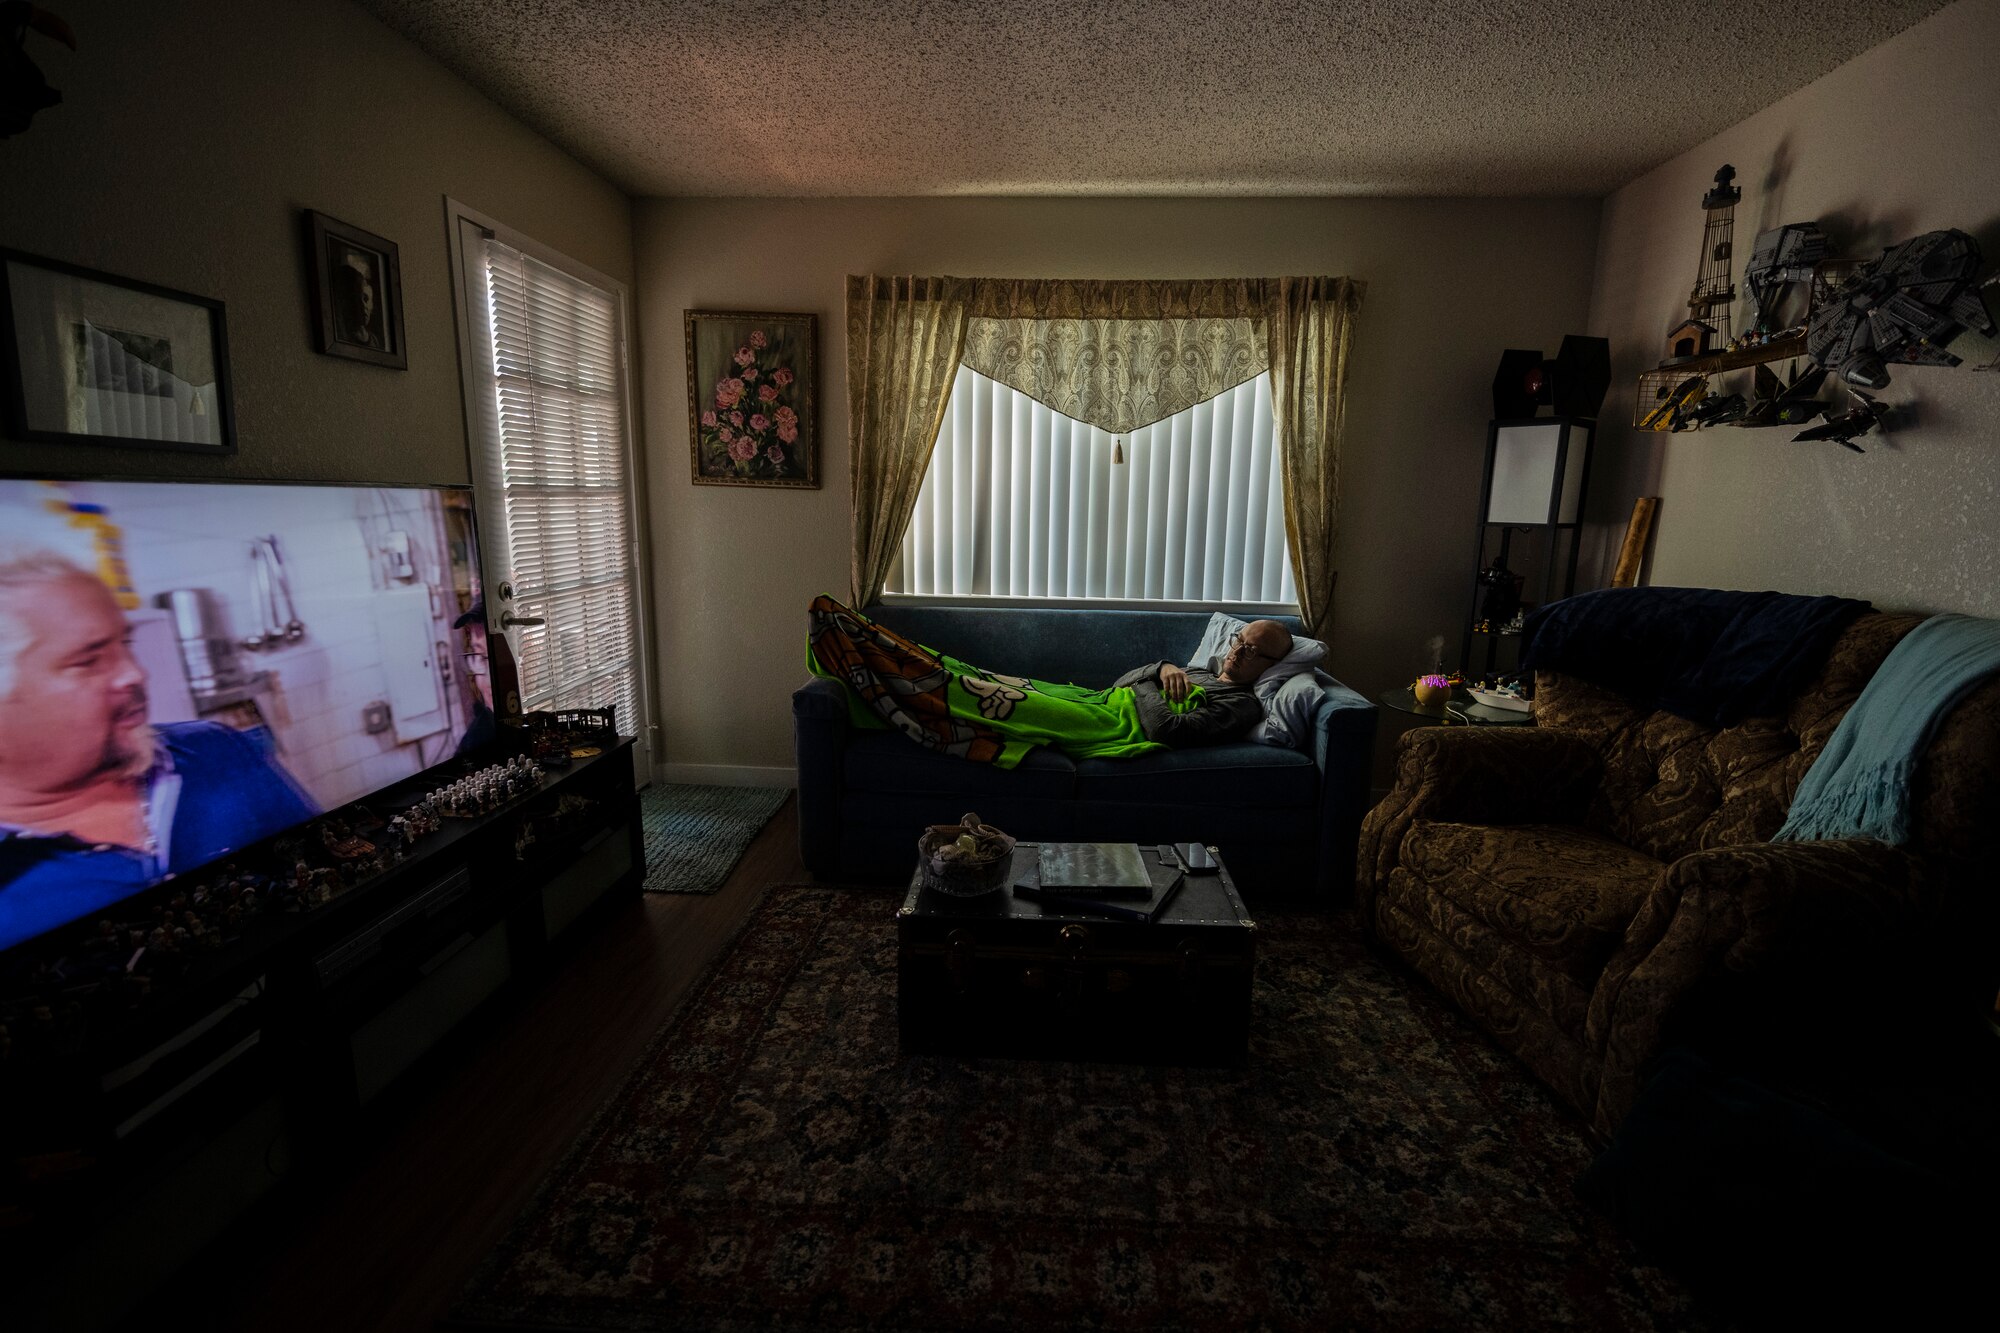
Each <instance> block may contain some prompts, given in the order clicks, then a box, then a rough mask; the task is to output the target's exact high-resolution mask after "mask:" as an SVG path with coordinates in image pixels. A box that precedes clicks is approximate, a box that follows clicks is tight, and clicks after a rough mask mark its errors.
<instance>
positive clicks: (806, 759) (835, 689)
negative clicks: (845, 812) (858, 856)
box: [792, 676, 850, 875]
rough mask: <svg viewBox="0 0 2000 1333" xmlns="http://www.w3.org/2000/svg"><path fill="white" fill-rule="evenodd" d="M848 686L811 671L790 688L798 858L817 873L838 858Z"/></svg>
mask: <svg viewBox="0 0 2000 1333" xmlns="http://www.w3.org/2000/svg"><path fill="white" fill-rule="evenodd" d="M849 726H850V724H849V722H848V718H847V687H846V686H845V685H842V684H841V683H840V682H839V681H837V680H827V679H825V678H824V677H820V676H815V677H814V678H813V679H811V680H809V681H807V682H806V683H805V684H803V685H801V686H799V688H798V689H796V690H794V691H792V758H793V760H794V762H795V763H796V764H797V765H798V779H799V859H800V860H802V861H804V862H805V866H806V869H808V870H810V871H812V872H813V873H814V874H816V875H832V874H834V873H835V871H836V868H837V867H838V865H839V862H840V760H841V752H842V751H843V750H845V749H846V748H847V734H848V730H849Z"/></svg>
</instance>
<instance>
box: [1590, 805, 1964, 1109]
mask: <svg viewBox="0 0 2000 1333" xmlns="http://www.w3.org/2000/svg"><path fill="white" fill-rule="evenodd" d="M1922 886H1923V879H1922V877H1921V876H1920V875H1919V874H1918V873H1917V870H1916V864H1915V862H1914V861H1912V859H1911V858H1910V857H1909V856H1908V855H1907V854H1906V853H1904V852H1903V851H1901V850H1900V849H1898V848H1895V847H1891V846H1889V845H1888V844H1886V843H1881V842H1875V841H1873V840H1871V839H1866V838H1842V839H1832V840H1828V841H1824V842H1773V843H1750V844H1746V845H1743V846H1738V847H1719V848H1712V849H1710V850H1708V851H1701V852H1695V853H1692V854H1690V855H1688V856H1684V857H1682V858H1681V859H1680V860H1678V861H1675V862H1674V863H1673V864H1672V865H1670V866H1668V867H1667V869H1666V870H1665V872H1664V873H1662V874H1661V876H1660V879H1659V882H1658V884H1657V885H1656V886H1655V888H1654V889H1653V892H1652V894H1651V896H1650V897H1648V898H1647V900H1646V901H1645V903H1644V904H1642V905H1641V907H1640V909H1639V912H1638V915H1637V916H1635V917H1634V918H1633V919H1632V924H1631V925H1630V926H1628V927H1627V928H1626V931H1625V939H1624V942H1623V943H1622V944H1621V945H1620V946H1619V948H1618V951H1617V952H1616V953H1615V954H1613V955H1612V958H1611V961H1610V962H1609V963H1608V964H1606V966H1605V969H1604V971H1603V973H1602V974H1601V975H1600V976H1599V978H1598V981H1597V985H1596V988H1595V989H1594V990H1593V992H1592V994H1591V1000H1590V1014H1589V1018H1588V1020H1587V1024H1586V1027H1585V1040H1586V1042H1587V1043H1588V1046H1589V1048H1590V1049H1591V1050H1593V1051H1598V1052H1601V1053H1602V1055H1603V1067H1602V1068H1603V1072H1602V1076H1601V1078H1600V1080H1599V1083H1598V1092H1597V1108H1596V1112H1595V1115H1594V1119H1595V1122H1596V1126H1597V1129H1598V1131H1599V1132H1600V1133H1603V1134H1606V1135H1608V1134H1610V1133H1611V1132H1612V1131H1613V1130H1615V1129H1616V1128H1617V1127H1618V1122H1619V1121H1620V1120H1622V1119H1624V1117H1625V1113H1626V1112H1627V1111H1628V1110H1630V1109H1631V1107H1632V1102H1633V1099H1634V1098H1636V1097H1637V1096H1638V1092H1639V1085H1640V1081H1641V1080H1642V1079H1643V1078H1644V1077H1645V1074H1646V1071H1647V1066H1648V1065H1649V1064H1650V1063H1651V1061H1652V1059H1653V1057H1654V1056H1655V1055H1657V1054H1659V1052H1660V1050H1661V1048H1662V1046H1663V1044H1664V1041H1663V1038H1665V1037H1667V1036H1669V1035H1671V1029H1672V1028H1673V1027H1674V1025H1675V1024H1676V1022H1677V1021H1678V1020H1680V1019H1681V1018H1683V1017H1686V1016H1687V1015H1688V1014H1689V1013H1690V1012H1691V1006H1692V1005H1693V1004H1694V1003H1695V1001H1696V999H1697V997H1698V996H1699V995H1701V994H1702V993H1704V992H1706V993H1707V994H1708V996H1709V997H1710V999H1709V1002H1713V1001H1714V999H1715V998H1716V997H1718V996H1719V997H1723V998H1725V999H1744V998H1746V997H1747V996H1748V995H1749V994H1750V993H1751V992H1753V991H1754V990H1756V989H1758V988H1759V987H1760V986H1761V987H1763V988H1764V989H1765V993H1766V994H1767V995H1770V996H1772V997H1773V998H1774V999H1776V1000H1779V1001H1781V1002H1782V1006H1783V1007H1785V1008H1788V1009H1789V1008H1790V1007H1792V1006H1797V1008H1798V1009H1800V1010H1806V1009H1809V1008H1814V1007H1821V1008H1824V1007H1830V1006H1832V1005H1834V1004H1835V1003H1837V1002H1838V1001H1839V1000H1840V999H1841V998H1842V997H1843V993H1844V994H1845V995H1847V996H1850V997H1858V996H1861V995H1865V994H1866V993H1867V992H1868V991H1869V989H1870V985H1869V983H1870V980H1871V978H1872V979H1874V980H1875V981H1876V982H1878V983H1881V986H1882V987H1893V983H1892V982H1889V981H1888V980H1887V979H1886V977H1885V973H1887V972H1890V971H1892V970H1893V969H1891V968H1888V967H1887V966H1886V965H1887V964H1888V963H1889V962H1890V960H1891V959H1892V958H1894V957H1895V956H1896V955H1897V954H1898V952H1899V948H1898V946H1899V944H1900V943H1903V942H1908V941H1910V940H1912V939H1915V938H1917V937H1919V936H1921V935H1922V934H1923V933H1924V927H1925V925H1926V922H1927V920H1928V917H1929V914H1930V913H1929V906H1928V904H1927V903H1926V901H1925V894H1924V891H1923V887H1922ZM1765 983H1768V985H1767V986H1766V985H1765ZM1822 983H1823V984H1822ZM1742 1019H1743V1022H1744V1023H1745V1024H1746V1025H1748V1024H1750V1023H1752V1022H1754V1021H1755V1016H1754V1015H1752V1014H1750V1013H1744V1014H1743V1015H1742ZM1825 1021H1828V1022H1831V1021H1834V1020H1833V1019H1832V1018H1831V1016H1827V1017H1826V1019H1825ZM1799 1035H1801V1036H1803V1035H1804V1034H1803V1033H1801V1034H1799Z"/></svg>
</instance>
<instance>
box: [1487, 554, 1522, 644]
mask: <svg viewBox="0 0 2000 1333" xmlns="http://www.w3.org/2000/svg"><path fill="white" fill-rule="evenodd" d="M1479 586H1480V587H1482V588H1484V589H1485V592H1483V593H1482V594H1480V599H1479V618H1480V619H1481V620H1482V621H1485V622H1486V623H1487V625H1488V626H1489V628H1488V629H1485V630H1482V631H1481V632H1482V633H1489V634H1490V633H1492V630H1491V628H1490V626H1492V625H1501V624H1504V623H1505V622H1507V621H1508V620H1510V619H1511V618H1512V617H1513V615H1514V613H1515V612H1516V611H1517V610H1519V609H1520V606H1521V576H1520V575H1519V574H1516V573H1515V572H1514V571H1513V570H1511V569H1509V568H1507V565H1506V562H1505V561H1504V560H1502V559H1501V558H1500V557H1499V556H1497V555H1496V556H1494V557H1493V563H1492V564H1490V565H1488V566H1487V567H1486V568H1485V569H1482V570H1480V571H1479Z"/></svg>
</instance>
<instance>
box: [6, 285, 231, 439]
mask: <svg viewBox="0 0 2000 1333" xmlns="http://www.w3.org/2000/svg"><path fill="white" fill-rule="evenodd" d="M0 397H4V399H5V405H6V415H7V428H8V431H9V433H11V434H12V435H13V437H14V438H15V439H19V440H37V441H45V442H50V443H69V442H76V443H84V444H109V445H118V446H122V447H124V448H128V449H130V448H138V449H178V450H186V451H190V452H195V453H207V454H233V453H235V452H236V417H235V410H234V407H233V405H232V403H231V399H230V392H229V340H228V333H227V331H226V329H225V327H224V322H223V314H222V302H220V301H217V300H213V299H211V298H209V297H206V296H196V295H194V294H193V293H191V292H181V291H175V290H173V289H172V288H170V287H158V286H155V285H153V284H152V283H148V282H135V281H133V280H132V279H130V278H121V277H117V276H115V275H113V274H110V273H100V272H97V271H96V270H94V269H87V268H81V267H78V266H77V265H75V264H65V263H63V262H61V261H60V260H54V259H44V258H41V257H39V256H36V255H29V254H22V253H21V252H19V251H17V250H5V249H0Z"/></svg>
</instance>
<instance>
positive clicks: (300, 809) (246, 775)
mask: <svg viewBox="0 0 2000 1333" xmlns="http://www.w3.org/2000/svg"><path fill="white" fill-rule="evenodd" d="M483 610H484V607H483V602H482V599H481V592H480V586H479V572H478V557H477V547H476V544H475V541H474V537H473V529H472V509H471V496H470V492H469V491H467V490H465V489H463V488H449V487H446V488H416V487H354V486H266V485H210V484H198V485H190V484H184V483H157V482H98V481H90V482H78V481H67V482H51V481H8V480H0V948H6V947H9V946H12V945H14V944H17V943H19V942H21V941H22V940H25V939H28V938H30V937H31V936H34V935H38V934H40V933H42V932H44V931H47V930H51V929H53V928H55V927H57V926H60V925H63V924H64V923H66V922H70V921H75V920H77V919H79V918H82V917H87V916H91V915H93V914H97V913H99V912H101V911H102V910H103V909H105V908H106V907H108V906H109V905H111V904H113V903H115V902H117V901H119V900H120V899H123V898H126V897H129V896H131V895H132V894H135V893H139V892H141V891H143V890H145V889H147V888H150V887H152V886H153V885H155V884H158V883H159V882H161V881H162V880H163V879H166V878H167V877H169V876H172V875H181V874H186V873H187V872H188V871H190V870H193V869H194V868H196V867H198V866H201V865H204V864H206V863H208V862H211V861H214V860H217V859H218V858H221V857H224V856H227V855H228V854H229V853H230V852H232V851H235V850H237V849H239V848H242V847H245V846H247V845H249V844H250V843H253V842H256V841H257V840H259V839H261V838H265V837H268V836H270V835H271V834H274V833H278V832H281V831H282V830H284V829H286V828H289V827H290V826H292V825H294V824H297V823H299V822H300V821H302V820H305V819H309V818H311V817H312V816H314V815H316V814H318V813H320V812H321V811H325V810H331V809H333V808H334V807H336V806H340V805H344V804H346V803H348V802H350V801H354V800H357V799H359V798H361V797H364V796H367V795H368V794H369V793H371V792H374V791H377V790H379V789H380V788H382V787H385V786H388V785H389V784H391V783H394V782H397V781H399V780H401V779H403V778H408V777H411V776H413V775H415V774H417V773H420V772H422V771H423V770H425V769H427V768H430V767H432V766H433V765H436V764H439V763H443V762H444V761H446V760H449V759H452V758H453V757H455V756H456V755H458V754H460V753H462V752H467V751H470V750H473V749H476V748H478V747H479V746H481V745H483V744H485V743H486V742H487V741H488V740H490V739H491V738H492V735H493V713H492V710H491V693H490V687H489V685H488V681H487V677H486V672H485V666H486V663H485V643H486V636H485V625H484V623H483Z"/></svg>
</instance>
